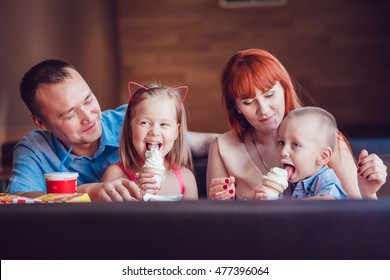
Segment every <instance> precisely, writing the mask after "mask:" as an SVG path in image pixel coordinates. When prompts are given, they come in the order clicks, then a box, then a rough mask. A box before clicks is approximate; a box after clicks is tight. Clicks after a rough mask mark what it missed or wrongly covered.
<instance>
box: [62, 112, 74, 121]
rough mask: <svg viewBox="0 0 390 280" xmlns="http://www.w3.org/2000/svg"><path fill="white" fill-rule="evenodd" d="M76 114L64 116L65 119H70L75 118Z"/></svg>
mask: <svg viewBox="0 0 390 280" xmlns="http://www.w3.org/2000/svg"><path fill="white" fill-rule="evenodd" d="M75 115H76V114H74V113H73V114H70V115H67V116H65V117H64V120H70V119H71V118H73V117H74V116H75Z"/></svg>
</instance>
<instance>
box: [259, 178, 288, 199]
mask: <svg viewBox="0 0 390 280" xmlns="http://www.w3.org/2000/svg"><path fill="white" fill-rule="evenodd" d="M262 183H263V186H264V187H266V188H268V189H270V190H271V191H273V192H275V193H276V194H278V195H279V194H281V193H282V192H283V191H284V187H283V186H282V185H280V184H279V183H277V182H275V181H272V180H270V179H267V178H264V179H263V181H262Z"/></svg>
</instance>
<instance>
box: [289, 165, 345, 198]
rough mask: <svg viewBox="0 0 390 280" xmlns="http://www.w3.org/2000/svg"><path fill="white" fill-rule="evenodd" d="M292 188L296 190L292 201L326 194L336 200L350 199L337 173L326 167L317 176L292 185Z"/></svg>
mask: <svg viewBox="0 0 390 280" xmlns="http://www.w3.org/2000/svg"><path fill="white" fill-rule="evenodd" d="M294 186H295V189H294ZM292 188H293V189H294V191H293V194H292V199H304V198H308V197H312V196H317V195H324V194H329V195H331V196H333V197H334V198H336V199H348V195H347V194H346V193H345V191H344V190H343V188H342V187H341V182H340V180H339V178H338V177H337V175H336V173H334V171H333V169H330V168H329V167H328V166H324V167H323V168H322V169H321V170H320V171H319V172H318V173H317V174H315V175H313V176H311V177H309V178H306V179H304V180H301V181H299V182H297V183H295V184H292Z"/></svg>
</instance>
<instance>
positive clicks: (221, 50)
mask: <svg viewBox="0 0 390 280" xmlns="http://www.w3.org/2000/svg"><path fill="white" fill-rule="evenodd" d="M117 8H118V27H119V48H120V49H119V55H120V73H121V74H120V91H121V100H122V101H123V102H127V100H128V96H127V94H126V91H127V90H126V86H127V81H129V80H133V81H138V82H144V81H148V80H151V79H157V80H159V81H162V82H165V83H172V84H187V85H189V87H190V91H189V96H188V99H187V101H186V103H187V107H188V108H189V112H190V118H189V126H190V129H192V130H196V131H213V132H223V131H226V130H227V129H228V127H227V124H226V120H225V115H224V112H223V110H222V106H221V94H220V85H219V83H220V75H221V72H222V69H223V67H224V65H225V63H226V62H227V60H228V59H229V57H230V56H231V55H233V54H234V53H235V52H236V51H238V50H242V49H246V48H263V49H267V50H269V51H270V52H272V53H273V54H274V55H276V56H277V57H278V58H279V59H280V60H281V61H282V63H283V64H284V65H285V66H286V68H287V70H288V71H289V72H290V74H291V75H292V76H293V78H294V79H295V80H296V81H298V82H299V83H300V85H301V88H300V91H301V92H302V93H303V99H304V101H305V103H306V104H308V105H309V104H314V105H318V106H321V107H324V108H326V109H327V110H329V111H330V112H332V113H333V114H334V115H335V116H336V118H337V119H338V122H339V126H340V128H341V129H342V130H343V131H344V132H345V133H347V135H348V134H349V135H351V136H354V135H355V134H359V136H369V135H374V134H375V135H379V134H381V135H384V134H386V135H387V136H390V129H388V130H386V129H387V128H390V114H388V112H389V110H388V102H389V101H390V97H389V91H388V80H389V78H390V75H389V72H388V70H387V69H388V68H389V66H390V44H389V27H390V17H389V15H388V12H389V11H390V2H389V1H385V0H377V1H365V0H327V1H311V0H289V1H288V4H287V5H285V6H280V7H257V8H237V9H224V8H221V7H219V4H218V0H196V1H195V0H194V1H182V0H160V1H152V0H144V1H137V0H118V7H117ZM309 95H310V98H309ZM367 127H373V128H374V130H373V131H371V132H368V131H367V130H366V128H367ZM360 134H361V135H360Z"/></svg>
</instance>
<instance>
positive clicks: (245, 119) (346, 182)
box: [207, 49, 387, 200]
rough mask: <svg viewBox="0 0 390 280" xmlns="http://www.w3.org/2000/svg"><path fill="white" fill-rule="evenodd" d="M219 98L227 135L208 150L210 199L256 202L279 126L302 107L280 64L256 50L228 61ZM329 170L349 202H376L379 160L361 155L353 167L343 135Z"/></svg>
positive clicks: (273, 158) (276, 159) (381, 171)
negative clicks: (224, 112) (226, 117)
mask: <svg viewBox="0 0 390 280" xmlns="http://www.w3.org/2000/svg"><path fill="white" fill-rule="evenodd" d="M222 97H223V101H224V104H225V109H226V111H227V116H228V121H229V125H230V127H231V130H230V131H229V132H227V133H225V134H223V135H221V136H219V137H218V138H217V139H216V140H215V141H214V143H213V144H212V145H211V147H210V152H209V160H208V168H207V185H208V197H209V198H210V199H216V200H229V199H230V200H231V199H234V198H237V199H257V198H259V197H258V196H257V192H256V188H257V187H258V186H259V185H261V177H262V175H264V174H266V173H267V171H268V170H269V169H270V168H271V167H274V166H280V156H279V153H278V148H277V145H278V143H277V135H278V134H277V132H278V131H277V130H278V127H279V125H280V123H281V121H282V119H283V118H284V117H285V116H286V115H287V113H288V112H290V111H291V110H293V109H295V108H298V107H301V102H300V100H299V98H298V96H297V94H296V92H295V90H294V87H293V84H292V81H291V78H290V76H289V74H288V73H287V71H286V69H285V68H284V67H283V65H282V64H281V63H280V61H279V60H278V59H277V58H275V57H274V56H273V55H272V54H270V53H269V52H267V51H264V50H259V49H248V50H244V51H240V52H238V53H236V54H235V55H234V56H232V57H231V58H230V60H229V62H228V63H227V65H226V67H225V70H224V72H223V75H222ZM313 133H315V132H313ZM329 165H330V166H331V167H332V168H333V169H334V171H335V172H336V174H337V176H338V177H339V178H340V181H341V183H342V186H343V188H344V189H345V191H346V192H347V194H348V196H349V197H350V198H351V199H361V198H362V197H363V198H372V199H375V198H376V192H377V191H378V190H379V189H380V187H381V186H382V185H383V184H384V183H385V182H386V177H387V172H386V169H387V167H386V166H385V165H384V164H383V161H382V160H381V159H380V158H379V157H378V156H377V155H375V154H370V155H368V153H367V151H366V150H363V151H362V152H361V153H360V155H359V159H358V168H357V167H356V164H355V161H354V159H353V156H352V153H351V150H350V147H349V144H348V142H347V140H346V139H345V138H344V136H343V135H342V134H341V133H339V136H338V139H337V148H336V150H335V151H334V154H333V156H332V159H331V161H330V164H329Z"/></svg>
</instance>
